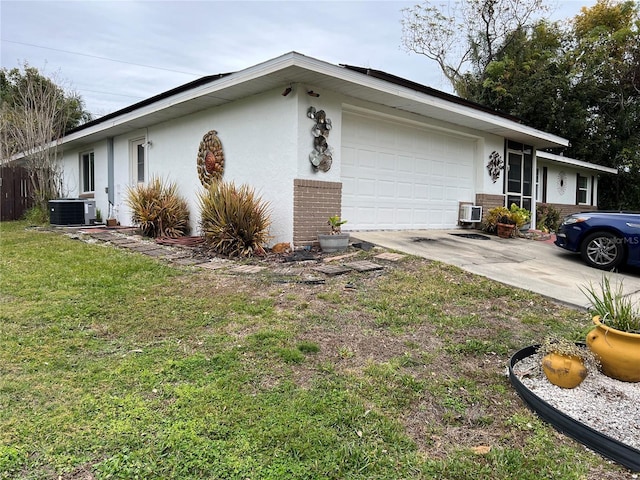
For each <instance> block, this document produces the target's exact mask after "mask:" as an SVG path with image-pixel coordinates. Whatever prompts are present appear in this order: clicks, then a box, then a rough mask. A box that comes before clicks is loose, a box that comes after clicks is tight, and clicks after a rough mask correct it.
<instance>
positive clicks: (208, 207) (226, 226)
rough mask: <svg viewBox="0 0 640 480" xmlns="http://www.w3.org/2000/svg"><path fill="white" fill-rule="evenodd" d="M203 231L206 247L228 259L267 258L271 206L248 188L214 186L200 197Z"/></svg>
mask: <svg viewBox="0 0 640 480" xmlns="http://www.w3.org/2000/svg"><path fill="white" fill-rule="evenodd" d="M199 201H200V216H201V218H200V228H201V231H202V234H203V236H204V239H205V242H206V244H207V245H208V246H209V247H210V248H211V249H212V250H213V251H214V252H216V253H219V254H221V255H225V256H229V257H251V256H254V255H264V253H265V250H264V247H263V245H264V244H266V243H267V241H268V240H269V238H270V237H269V227H270V226H271V215H270V212H269V210H270V206H269V203H268V202H264V201H263V200H262V198H261V197H259V196H258V195H256V193H255V190H254V189H253V188H252V187H250V186H248V185H241V186H239V187H236V185H235V184H234V183H233V182H219V183H215V184H213V185H211V186H210V187H209V188H208V189H207V190H205V191H204V192H203V193H201V194H200V195H199Z"/></svg>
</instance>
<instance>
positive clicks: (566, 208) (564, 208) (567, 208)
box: [547, 203, 598, 220]
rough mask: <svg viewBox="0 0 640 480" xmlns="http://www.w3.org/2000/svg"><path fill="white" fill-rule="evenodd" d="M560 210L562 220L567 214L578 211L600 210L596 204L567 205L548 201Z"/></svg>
mask: <svg viewBox="0 0 640 480" xmlns="http://www.w3.org/2000/svg"><path fill="white" fill-rule="evenodd" d="M547 205H551V206H552V207H553V208H555V209H556V210H558V211H559V212H560V220H562V218H563V217H566V216H567V215H571V214H572V213H578V212H588V211H594V210H598V207H596V206H595V205H565V204H562V203H547Z"/></svg>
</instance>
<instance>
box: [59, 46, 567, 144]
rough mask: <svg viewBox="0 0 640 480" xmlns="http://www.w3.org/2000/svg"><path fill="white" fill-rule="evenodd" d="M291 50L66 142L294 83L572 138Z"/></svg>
mask: <svg viewBox="0 0 640 480" xmlns="http://www.w3.org/2000/svg"><path fill="white" fill-rule="evenodd" d="M379 77H380V75H377V76H372V75H367V74H366V73H362V72H361V71H359V70H358V69H355V68H354V67H350V68H347V67H344V66H337V65H334V64H330V63H327V62H324V61H321V60H317V59H314V58H311V57H307V56H305V55H302V54H299V53H296V52H289V53H287V54H284V55H281V56H280V57H277V58H274V59H271V60H268V61H266V62H263V63H260V64H257V65H254V66H252V67H249V68H246V69H244V70H240V71H238V72H234V73H229V74H220V75H213V76H209V77H203V78H202V79H199V80H196V81H194V82H191V83H189V84H185V85H183V86H181V87H177V88H175V89H173V90H169V91H167V92H164V93H162V94H160V95H156V96H154V97H151V98H149V99H147V100H145V101H143V102H139V103H138V104H134V105H132V106H130V107H127V108H125V109H122V110H119V111H117V112H114V113H112V114H109V115H107V116H105V117H102V118H100V119H97V120H95V121H93V122H90V123H88V124H85V125H82V126H80V127H78V128H76V129H74V130H73V131H71V132H69V133H68V134H67V135H66V136H65V137H64V138H63V139H62V143H63V144H66V145H69V144H73V143H76V142H80V143H87V142H91V141H95V140H98V139H102V138H106V137H108V136H115V135H118V134H121V133H124V132H126V131H128V130H132V129H137V128H143V127H145V126H149V125H151V124H154V123H159V122H161V121H163V120H167V119H169V118H176V117H178V116H181V115H186V114H189V113H193V112H195V111H198V110H202V109H205V108H211V107H215V106H218V105H222V104H224V103H229V102H231V101H234V100H237V99H239V98H243V97H246V96H250V95H253V94H256V93H260V92H262V91H266V90H269V89H271V88H275V87H280V86H286V85H289V84H293V83H299V84H303V85H313V86H314V88H326V89H327V90H334V91H337V92H338V93H342V94H344V95H346V96H351V97H355V98H359V99H362V100H366V101H371V102H378V103H381V104H383V105H386V106H388V107H391V108H395V109H398V110H403V111H407V112H411V113H415V114H417V115H421V116H426V117H433V118H437V119H439V120H442V121H445V122H448V123H451V124H454V125H459V126H464V127H468V128H471V129H476V130H480V131H484V132H486V133H490V134H494V135H498V136H501V137H504V138H509V139H511V140H515V141H520V142H522V143H526V144H529V145H532V146H534V147H535V148H547V147H566V146H568V145H569V142H568V140H566V139H564V138H561V137H558V136H556V135H553V134H550V133H547V132H543V131H540V130H537V129H534V128H531V127H528V126H526V125H523V124H522V123H519V121H517V119H515V117H509V116H507V115H504V114H499V113H496V112H493V111H488V109H486V108H485V107H482V106H480V105H477V104H473V103H472V102H468V101H466V100H463V99H458V97H454V96H453V95H450V94H446V93H444V92H439V93H435V92H438V91H437V90H434V89H431V88H430V87H426V86H422V85H419V84H416V83H413V82H410V81H407V80H403V81H400V80H402V79H400V80H396V79H399V77H394V76H392V75H387V78H379Z"/></svg>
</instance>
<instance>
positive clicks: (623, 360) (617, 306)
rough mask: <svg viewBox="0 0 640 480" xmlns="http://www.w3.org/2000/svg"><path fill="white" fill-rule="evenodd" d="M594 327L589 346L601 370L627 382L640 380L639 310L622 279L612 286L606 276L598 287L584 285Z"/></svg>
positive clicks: (589, 334) (609, 375) (583, 289)
mask: <svg viewBox="0 0 640 480" xmlns="http://www.w3.org/2000/svg"><path fill="white" fill-rule="evenodd" d="M581 290H582V292H583V293H584V294H585V296H586V297H587V299H588V300H589V303H590V304H591V308H590V313H591V314H592V316H593V323H594V324H595V327H594V328H593V329H592V330H591V331H590V332H589V333H588V334H587V347H588V348H589V349H590V350H591V351H592V352H593V353H594V354H595V355H596V357H597V358H598V360H599V362H600V364H601V370H602V373H604V374H605V375H607V376H608V377H611V378H615V379H618V380H622V381H624V382H640V310H639V309H638V308H637V306H635V305H634V304H633V303H632V302H631V300H630V299H629V297H627V296H625V295H624V290H623V288H622V282H620V283H618V285H617V286H612V285H611V282H610V280H609V278H608V277H606V276H603V277H602V281H601V282H600V285H599V286H598V287H597V288H594V286H593V285H592V284H591V283H589V286H588V287H584V288H583V287H581Z"/></svg>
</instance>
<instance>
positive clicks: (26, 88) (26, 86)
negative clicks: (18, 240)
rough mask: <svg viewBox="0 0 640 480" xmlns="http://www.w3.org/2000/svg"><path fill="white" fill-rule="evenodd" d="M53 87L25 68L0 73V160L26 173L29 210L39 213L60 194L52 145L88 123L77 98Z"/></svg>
mask: <svg viewBox="0 0 640 480" xmlns="http://www.w3.org/2000/svg"><path fill="white" fill-rule="evenodd" d="M58 83H59V82H57V79H56V78H55V77H46V76H44V75H42V74H41V73H40V72H39V71H38V70H37V69H36V68H33V67H30V66H29V65H28V64H26V63H25V64H24V65H23V66H22V68H14V69H11V70H7V69H4V68H3V69H2V70H0V114H1V115H0V118H1V120H0V155H1V157H0V159H1V161H2V164H8V163H10V162H14V161H15V162H18V163H20V164H21V165H23V166H25V167H26V169H27V171H28V172H29V179H30V181H31V186H32V191H33V196H34V198H33V201H34V204H35V205H36V207H38V208H40V209H41V210H42V211H47V202H48V200H50V199H51V198H55V197H58V196H60V194H61V193H62V192H61V178H62V176H61V175H62V174H61V169H60V165H59V163H58V150H57V141H58V139H60V138H61V137H62V136H63V135H64V133H65V132H66V131H68V130H69V129H71V128H73V127H75V126H78V125H80V124H81V123H83V122H86V121H88V120H90V119H91V115H90V114H89V113H88V112H87V111H86V110H85V109H84V104H83V101H82V99H81V97H80V96H79V95H78V94H76V93H73V92H72V93H67V92H66V91H65V90H64V89H63V88H62V87H61V86H60V85H58Z"/></svg>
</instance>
